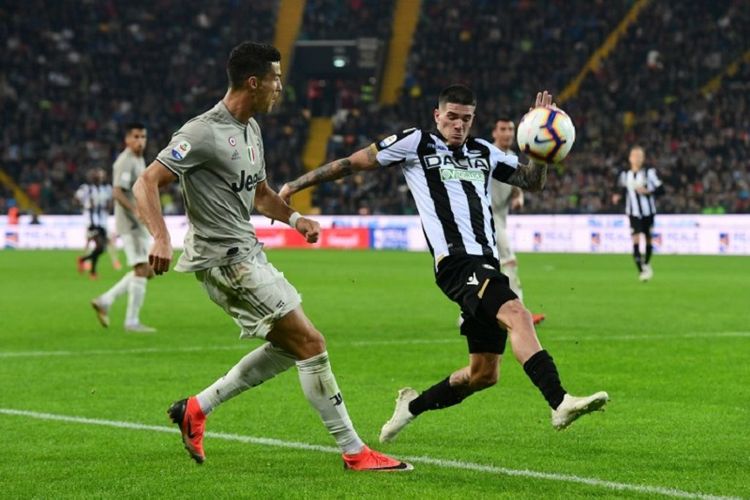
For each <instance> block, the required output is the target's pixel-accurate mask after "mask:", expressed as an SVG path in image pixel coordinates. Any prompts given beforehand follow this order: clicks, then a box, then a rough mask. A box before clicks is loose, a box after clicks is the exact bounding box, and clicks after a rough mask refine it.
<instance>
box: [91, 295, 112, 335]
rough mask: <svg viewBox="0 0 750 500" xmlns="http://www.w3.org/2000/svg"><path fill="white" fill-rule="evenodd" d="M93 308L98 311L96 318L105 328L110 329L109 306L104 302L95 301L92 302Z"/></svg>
mask: <svg viewBox="0 0 750 500" xmlns="http://www.w3.org/2000/svg"><path fill="white" fill-rule="evenodd" d="M91 307H93V308H94V311H96V318H97V319H98V320H99V323H101V324H102V326H103V327H104V328H108V327H109V306H108V305H107V304H105V303H104V302H102V301H101V300H100V299H94V300H92V301H91Z"/></svg>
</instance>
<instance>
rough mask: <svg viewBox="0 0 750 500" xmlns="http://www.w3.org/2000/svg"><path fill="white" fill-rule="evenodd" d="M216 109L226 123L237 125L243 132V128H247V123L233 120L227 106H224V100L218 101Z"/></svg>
mask: <svg viewBox="0 0 750 500" xmlns="http://www.w3.org/2000/svg"><path fill="white" fill-rule="evenodd" d="M216 107H217V108H218V110H219V113H221V115H222V116H223V117H224V118H226V119H227V121H228V122H230V123H232V124H234V125H237V126H238V127H240V128H242V130H245V127H247V123H242V122H241V121H239V120H238V119H237V118H235V117H234V116H233V115H232V113H230V112H229V110H228V109H227V105H226V104H224V100H221V101H219V104H217V105H216Z"/></svg>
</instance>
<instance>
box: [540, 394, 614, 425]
mask: <svg viewBox="0 0 750 500" xmlns="http://www.w3.org/2000/svg"><path fill="white" fill-rule="evenodd" d="M607 401H609V395H608V394H607V393H606V392H604V391H601V392H597V393H596V394H592V395H591V396H586V397H581V398H579V397H576V396H571V395H570V394H566V395H565V398H563V401H562V403H560V406H558V407H557V409H556V410H552V427H554V428H555V429H557V430H558V431H561V430H563V429H565V428H566V427H568V426H569V425H570V424H572V423H573V422H575V421H576V419H578V417H582V416H583V415H586V414H587V413H591V412H592V411H598V410H602V408H603V407H604V405H605V404H606V403H607ZM602 411H603V410H602Z"/></svg>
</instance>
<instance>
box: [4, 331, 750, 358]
mask: <svg viewBox="0 0 750 500" xmlns="http://www.w3.org/2000/svg"><path fill="white" fill-rule="evenodd" d="M748 337H750V332H688V333H683V334H679V335H658V334H653V335H649V334H639V335H594V336H575V335H569V336H557V335H554V334H550V335H549V336H545V340H549V341H563V342H579V341H585V342H606V341H610V340H615V341H616V340H679V339H710V338H748ZM458 339H459V336H458V335H457V334H456V335H453V336H451V337H450V338H444V339H403V340H395V339H394V340H354V341H343V342H340V341H336V340H333V341H330V342H329V343H330V344H332V345H334V346H336V345H350V346H354V347H369V346H388V345H431V344H454V343H456V342H457V341H459V340H458ZM256 347H257V346H256ZM248 349H254V347H253V346H250V345H249V344H237V345H232V346H206V347H198V346H196V347H143V348H134V349H93V350H88V351H0V358H33V357H46V356H49V357H54V356H96V355H105V356H108V355H118V354H160V353H170V352H178V353H179V352H204V351H238V350H245V351H246V350H248Z"/></svg>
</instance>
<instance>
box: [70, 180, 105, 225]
mask: <svg viewBox="0 0 750 500" xmlns="http://www.w3.org/2000/svg"><path fill="white" fill-rule="evenodd" d="M76 199H77V200H78V202H79V203H80V204H81V206H82V207H83V214H84V215H85V216H86V222H87V223H88V225H89V226H96V227H103V228H106V227H107V217H108V216H109V205H110V202H111V201H112V186H110V185H109V184H100V185H98V186H97V185H96V184H82V185H81V187H79V188H78V190H77V191H76Z"/></svg>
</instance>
